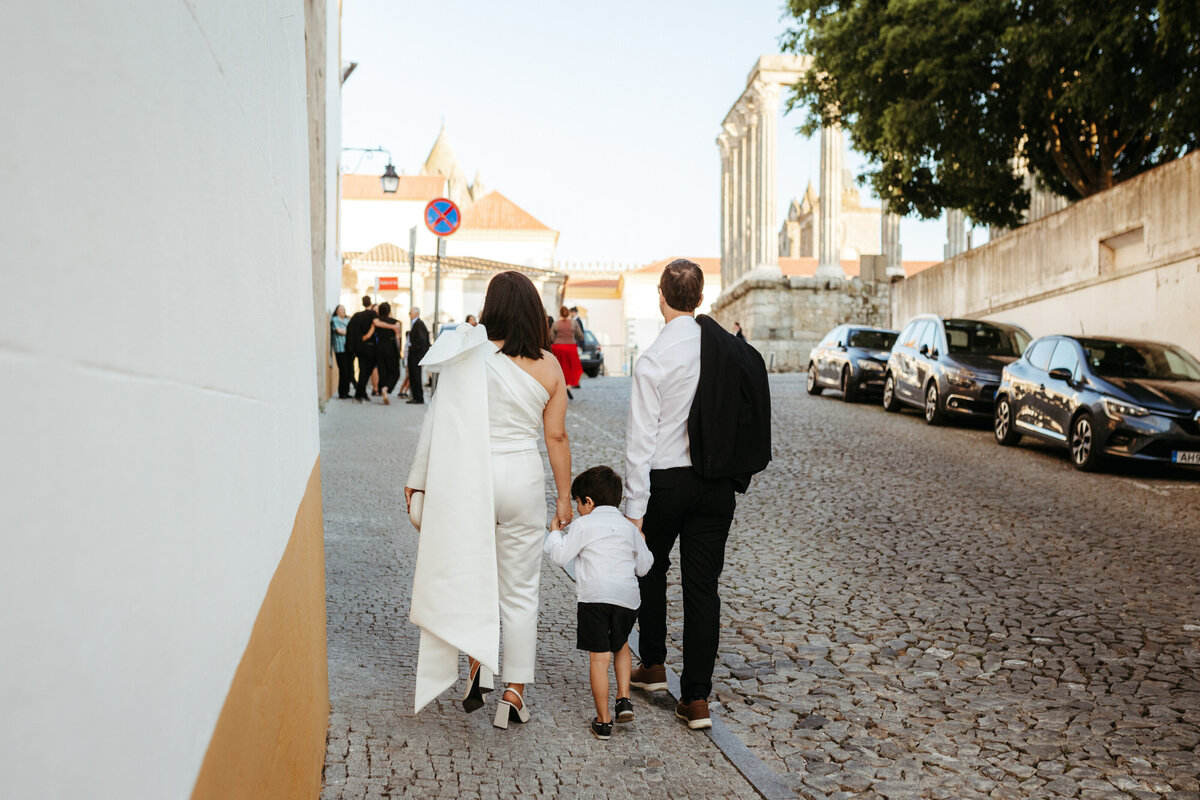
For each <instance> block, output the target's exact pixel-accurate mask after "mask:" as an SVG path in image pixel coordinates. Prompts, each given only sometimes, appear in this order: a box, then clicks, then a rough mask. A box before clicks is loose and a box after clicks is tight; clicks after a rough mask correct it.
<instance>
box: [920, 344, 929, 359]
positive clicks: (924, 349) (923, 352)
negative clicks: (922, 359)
mask: <svg viewBox="0 0 1200 800" xmlns="http://www.w3.org/2000/svg"><path fill="white" fill-rule="evenodd" d="M920 353H921V355H923V356H927V355H929V345H927V344H923V345H921V350H920Z"/></svg>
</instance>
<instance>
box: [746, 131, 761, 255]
mask: <svg viewBox="0 0 1200 800" xmlns="http://www.w3.org/2000/svg"><path fill="white" fill-rule="evenodd" d="M743 116H744V119H745V126H746V178H745V180H744V184H745V186H746V216H745V225H744V226H743V227H744V228H745V231H746V247H745V253H744V258H743V260H742V274H743V275H744V274H746V273H747V272H749V271H750V270H752V269H754V265H755V264H756V263H757V261H758V236H757V232H758V231H757V229H758V204H759V199H758V193H759V189H760V187H761V182H760V181H759V174H758V154H759V147H758V116H757V115H756V114H754V113H753V110H752V108H751V109H748V110H747V111H746V113H745V114H744V115H743Z"/></svg>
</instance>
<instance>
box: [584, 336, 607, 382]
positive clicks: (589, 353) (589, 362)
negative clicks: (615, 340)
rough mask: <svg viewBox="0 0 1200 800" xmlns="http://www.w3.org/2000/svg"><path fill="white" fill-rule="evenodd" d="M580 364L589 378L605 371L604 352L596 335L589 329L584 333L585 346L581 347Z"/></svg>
mask: <svg viewBox="0 0 1200 800" xmlns="http://www.w3.org/2000/svg"><path fill="white" fill-rule="evenodd" d="M579 363H580V364H582V365H583V372H584V374H586V375H587V376H588V377H589V378H594V377H596V376H597V375H599V374H600V372H601V371H602V370H603V369H604V350H602V349H601V347H600V342H599V341H598V340H597V339H596V337H595V335H594V334H593V333H592V332H591V331H589V330H587V329H584V331H583V344H581V345H580V346H579Z"/></svg>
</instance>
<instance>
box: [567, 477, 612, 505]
mask: <svg viewBox="0 0 1200 800" xmlns="http://www.w3.org/2000/svg"><path fill="white" fill-rule="evenodd" d="M589 497H590V498H591V499H592V502H593V503H595V504H596V505H598V506H614V507H615V506H616V505H617V504H618V503H620V502H621V476H620V475H618V474H617V473H616V472H614V471H613V468H612V467H592V468H591V469H586V470H584V471H583V472H581V473H579V476H578V477H576V478H575V480H574V481H572V482H571V498H572V499H574V500H586V499H588V498H589Z"/></svg>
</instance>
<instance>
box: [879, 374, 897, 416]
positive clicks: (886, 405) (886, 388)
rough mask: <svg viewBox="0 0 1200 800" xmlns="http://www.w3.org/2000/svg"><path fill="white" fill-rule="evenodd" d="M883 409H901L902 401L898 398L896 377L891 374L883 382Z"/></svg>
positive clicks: (894, 410) (893, 410)
mask: <svg viewBox="0 0 1200 800" xmlns="http://www.w3.org/2000/svg"><path fill="white" fill-rule="evenodd" d="M883 410H884V411H891V412H896V411H899V410H900V401H899V400H897V399H896V379H895V378H893V377H892V376H891V374H889V375H888V376H887V380H886V381H884V384H883Z"/></svg>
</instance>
